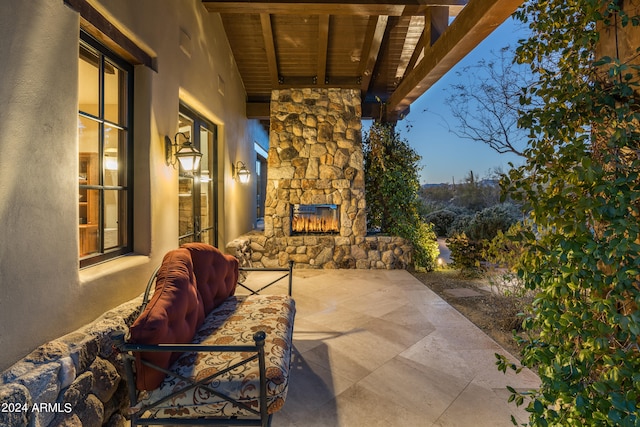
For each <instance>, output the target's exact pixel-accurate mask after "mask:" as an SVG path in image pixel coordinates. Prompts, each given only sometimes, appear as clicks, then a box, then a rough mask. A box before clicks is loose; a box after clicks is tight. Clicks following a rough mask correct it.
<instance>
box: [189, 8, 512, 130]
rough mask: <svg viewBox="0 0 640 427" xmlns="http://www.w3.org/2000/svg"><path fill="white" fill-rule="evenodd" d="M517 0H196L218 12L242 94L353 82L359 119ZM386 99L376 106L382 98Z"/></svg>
mask: <svg viewBox="0 0 640 427" xmlns="http://www.w3.org/2000/svg"><path fill="white" fill-rule="evenodd" d="M522 1H523V0H378V1H376V0H347V1H345V2H340V1H338V0H308V1H306V2H300V1H295V0H279V1H271V0H264V1H255V0H236V1H220V0H202V3H203V4H204V6H205V7H206V9H207V10H208V11H209V12H211V13H220V16H221V18H222V22H223V24H224V28H225V32H226V34H227V37H228V39H229V43H230V44H231V49H232V51H233V55H234V58H235V61H236V63H237V65H238V69H239V71H240V74H241V75H242V79H243V82H244V86H245V89H246V92H247V116H248V117H250V118H261V119H266V118H268V115H269V100H270V97H271V91H272V90H274V89H282V88H292V87H300V88H306V87H311V88H316V87H318V88H320V87H340V88H356V89H360V90H361V93H362V112H363V117H370V118H377V119H382V120H390V121H395V120H397V119H398V118H400V117H401V116H402V115H404V114H407V113H408V111H409V106H410V104H411V103H412V102H413V101H414V100H415V99H417V98H418V97H419V96H420V95H422V94H423V93H424V92H425V91H426V90H427V89H429V87H431V86H432V85H433V84H434V83H435V82H436V81H437V80H438V79H439V78H440V77H442V76H443V75H444V74H445V73H446V72H447V71H448V70H449V69H451V67H453V66H454V65H455V64H456V63H457V62H458V61H459V60H460V59H462V58H463V57H464V56H465V55H466V54H467V53H468V52H470V51H471V50H472V49H473V48H474V47H475V46H476V45H477V44H478V43H480V42H481V41H482V40H483V39H484V38H485V37H486V36H487V35H488V34H489V33H490V32H491V31H493V29H495V28H496V27H497V26H498V25H500V24H501V23H502V22H503V21H504V20H505V19H506V18H507V17H508V16H509V15H510V14H511V13H513V11H514V10H515V9H516V8H517V7H518V6H519V5H520V4H521V3H522ZM383 103H384V108H381V105H383Z"/></svg>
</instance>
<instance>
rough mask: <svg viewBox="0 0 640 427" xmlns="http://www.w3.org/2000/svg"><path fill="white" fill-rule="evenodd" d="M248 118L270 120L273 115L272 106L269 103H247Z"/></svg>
mask: <svg viewBox="0 0 640 427" xmlns="http://www.w3.org/2000/svg"><path fill="white" fill-rule="evenodd" d="M246 111H247V118H248V119H259V120H269V116H270V115H271V104H270V102H269V101H264V102H247V110H246Z"/></svg>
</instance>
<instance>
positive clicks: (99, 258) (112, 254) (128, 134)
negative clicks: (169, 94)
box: [76, 29, 134, 269]
mask: <svg viewBox="0 0 640 427" xmlns="http://www.w3.org/2000/svg"><path fill="white" fill-rule="evenodd" d="M83 44H84V45H86V46H88V47H89V48H91V49H93V50H95V51H97V52H98V53H99V55H100V61H99V62H100V63H99V65H98V70H99V78H98V86H99V87H98V93H99V99H98V103H99V106H98V110H99V111H98V115H97V116H96V115H93V114H90V113H87V112H83V111H81V110H80V105H78V109H77V111H78V118H80V117H83V118H86V119H88V120H92V121H95V122H96V123H97V124H98V126H99V129H100V131H99V132H98V153H97V154H98V173H99V178H98V185H84V186H83V185H82V184H80V185H79V187H78V188H79V189H80V190H83V189H84V190H97V191H98V192H99V201H98V217H99V219H98V234H99V237H98V249H97V251H96V252H95V253H92V254H89V255H86V256H82V257H81V256H80V251H78V258H79V262H80V268H81V269H82V268H85V267H89V266H92V265H95V264H97V263H101V262H104V261H107V260H110V259H113V258H116V257H119V256H122V255H125V254H127V253H131V252H133V220H134V218H133V200H134V199H133V188H134V186H133V109H134V104H133V92H134V88H133V83H134V75H133V74H134V66H133V65H132V64H131V63H129V62H127V61H126V60H124V59H123V58H122V57H121V56H119V55H118V54H116V53H115V52H113V51H112V50H110V49H109V48H107V47H106V46H104V45H103V44H102V43H100V42H99V41H98V40H97V39H95V38H94V37H93V36H91V35H90V34H89V33H87V32H86V31H84V30H82V29H81V30H80V39H79V43H78V48H80V46H81V45H83ZM105 61H108V62H110V63H113V64H114V65H116V66H117V67H119V68H120V69H121V70H122V71H124V72H126V77H125V82H126V83H125V85H126V94H125V96H124V97H123V99H122V101H123V103H124V104H125V105H124V106H122V108H125V109H126V111H125V112H124V118H123V121H124V125H123V124H119V123H113V122H112V121H110V120H107V119H105V108H104V79H103V75H104V64H105ZM78 78H79V77H78ZM105 126H110V127H113V128H117V129H119V130H122V131H124V132H125V142H124V144H123V148H124V150H123V151H124V152H123V153H121V152H120V150H119V151H118V163H119V165H120V167H121V168H122V172H120V173H122V179H123V180H124V184H123V183H122V182H121V181H120V182H118V185H116V186H107V185H104V175H105V168H104V165H103V159H104V147H105V141H104V135H105V131H104V127H105ZM78 138H79V136H78ZM76 155H77V156H78V157H77V161H78V163H77V165H78V167H79V164H80V158H79V155H80V147H79V146H78V147H77V154H76ZM114 190H115V191H118V194H122V193H121V192H122V191H124V192H126V196H125V199H124V200H125V201H126V207H124V208H123V207H121V206H118V216H119V217H120V215H123V216H124V217H125V218H126V225H125V227H124V229H121V228H118V233H119V234H120V235H124V238H125V240H126V242H125V244H123V245H120V246H116V247H113V248H109V249H106V250H105V247H104V242H105V218H104V194H105V191H114ZM78 230H79V229H78ZM78 232H79V231H78ZM78 245H80V238H79V237H78Z"/></svg>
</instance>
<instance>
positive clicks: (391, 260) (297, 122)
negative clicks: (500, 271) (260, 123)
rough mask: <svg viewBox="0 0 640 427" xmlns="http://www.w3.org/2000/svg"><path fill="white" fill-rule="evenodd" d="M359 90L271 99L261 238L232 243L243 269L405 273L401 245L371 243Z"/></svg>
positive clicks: (282, 94)
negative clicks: (291, 267)
mask: <svg viewBox="0 0 640 427" xmlns="http://www.w3.org/2000/svg"><path fill="white" fill-rule="evenodd" d="M361 114H362V113H361V100H360V91H359V90H357V89H326V88H325V89H319V88H305V89H283V90H274V91H273V92H272V94H271V114H270V126H271V128H270V134H269V154H268V171H267V191H266V198H265V215H264V232H262V233H261V232H258V231H254V232H251V233H249V234H247V235H244V236H241V237H239V238H237V239H235V240H234V241H233V242H230V243H229V244H228V246H227V250H228V251H229V252H230V253H234V255H236V256H237V257H238V258H239V259H240V261H241V263H242V264H243V265H253V266H259V267H282V266H285V265H287V263H288V262H289V261H294V263H295V267H296V268H363V269H369V268H379V269H393V268H405V267H406V266H407V265H408V264H409V263H410V261H411V254H412V248H411V245H409V244H408V243H407V242H406V241H405V240H404V239H402V238H399V237H391V236H367V220H366V203H365V184H364V155H363V151H362V132H361V131H362V120H361Z"/></svg>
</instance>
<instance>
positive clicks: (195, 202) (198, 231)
mask: <svg viewBox="0 0 640 427" xmlns="http://www.w3.org/2000/svg"><path fill="white" fill-rule="evenodd" d="M178 116H183V117H185V118H187V119H189V120H190V121H191V122H192V132H191V142H192V143H193V144H194V146H195V147H196V148H197V149H198V150H200V151H202V146H201V145H202V141H201V140H200V129H205V130H206V131H208V132H210V133H211V136H212V141H211V147H208V148H207V150H208V160H209V163H210V164H209V165H207V166H208V167H209V181H208V182H206V183H203V182H202V179H201V178H202V169H203V167H204V166H205V165H204V163H202V162H201V163H200V168H199V169H198V171H197V173H195V174H194V175H193V176H189V175H184V174H183V172H182V170H179V172H178V180H180V179H191V180H192V181H191V193H192V194H193V195H194V197H192V210H191V212H192V213H193V216H194V223H193V224H192V225H193V230H192V231H191V232H188V233H186V234H182V235H181V234H180V233H178V244H182V243H186V242H188V241H194V242H201V241H202V234H203V231H209V232H210V233H211V237H212V242H210V243H211V244H212V245H213V246H215V247H218V244H219V241H218V233H219V226H220V224H219V212H218V208H219V206H218V194H219V188H218V185H219V177H218V137H219V135H218V132H219V129H218V125H216V124H215V123H213V122H212V121H210V120H208V119H207V118H205V117H204V116H203V115H202V114H199V113H198V112H197V111H196V110H194V109H193V108H190V107H189V106H188V105H186V104H185V103H183V102H180V105H179V108H178ZM205 184H206V185H207V187H208V190H209V191H210V192H211V204H210V212H209V214H210V224H209V227H207V229H206V230H203V229H202V223H201V220H200V219H201V217H202V216H201V214H200V213H201V208H202V207H201V205H200V201H201V199H200V194H201V191H202V186H203V185H205ZM180 219H181V218H180V210H178V223H179V222H180ZM178 228H179V226H178ZM190 239H192V240H190Z"/></svg>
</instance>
